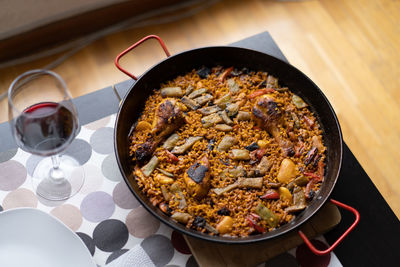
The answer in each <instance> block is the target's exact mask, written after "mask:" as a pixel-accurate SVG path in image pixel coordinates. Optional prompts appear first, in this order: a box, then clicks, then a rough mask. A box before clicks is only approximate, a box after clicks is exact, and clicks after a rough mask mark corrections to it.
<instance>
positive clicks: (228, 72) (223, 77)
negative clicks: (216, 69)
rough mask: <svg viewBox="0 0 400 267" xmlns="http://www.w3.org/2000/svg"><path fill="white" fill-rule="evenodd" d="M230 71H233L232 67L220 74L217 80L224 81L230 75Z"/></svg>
mask: <svg viewBox="0 0 400 267" xmlns="http://www.w3.org/2000/svg"><path fill="white" fill-rule="evenodd" d="M232 71H233V67H229V68H227V69H226V70H225V71H224V72H223V73H221V75H219V80H220V81H224V80H225V79H226V77H228V76H229V74H231V72H232Z"/></svg>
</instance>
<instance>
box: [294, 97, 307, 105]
mask: <svg viewBox="0 0 400 267" xmlns="http://www.w3.org/2000/svg"><path fill="white" fill-rule="evenodd" d="M292 102H293V104H294V105H295V106H296V107H297V108H305V107H307V104H306V102H304V100H303V99H302V98H301V97H300V96H298V95H293V96H292Z"/></svg>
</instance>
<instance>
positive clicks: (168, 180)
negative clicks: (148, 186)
mask: <svg viewBox="0 0 400 267" xmlns="http://www.w3.org/2000/svg"><path fill="white" fill-rule="evenodd" d="M154 181H157V182H159V183H160V184H163V185H165V184H173V183H174V182H175V180H174V179H172V178H171V177H168V176H166V175H164V174H157V175H156V176H154Z"/></svg>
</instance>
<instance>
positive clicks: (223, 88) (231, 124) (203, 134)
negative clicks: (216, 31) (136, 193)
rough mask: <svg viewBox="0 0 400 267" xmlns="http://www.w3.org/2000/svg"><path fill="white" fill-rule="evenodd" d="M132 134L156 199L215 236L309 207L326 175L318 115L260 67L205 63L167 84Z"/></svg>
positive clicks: (256, 228) (143, 180)
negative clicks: (236, 66)
mask: <svg viewBox="0 0 400 267" xmlns="http://www.w3.org/2000/svg"><path fill="white" fill-rule="evenodd" d="M130 142H131V146H130V155H131V157H132V161H133V163H132V164H133V166H134V174H135V178H136V181H137V183H138V185H139V187H140V188H141V190H142V191H143V192H144V194H146V195H147V196H148V197H149V199H150V201H151V203H152V204H153V205H154V206H157V207H159V208H160V209H161V210H162V211H163V212H164V213H165V214H167V215H168V216H171V218H173V219H174V220H176V221H177V222H178V223H182V224H184V225H185V226H186V227H188V228H193V229H196V230H198V231H201V232H204V233H208V234H210V235H220V236H230V237H245V236H248V235H253V234H260V233H264V232H269V231H273V230H274V229H276V228H278V227H280V226H281V225H284V224H286V223H288V222H290V221H291V220H293V219H294V218H295V216H296V215H297V214H298V213H299V212H302V211H303V210H304V209H305V208H306V207H307V206H308V205H309V203H310V201H311V200H312V199H313V198H314V196H315V194H316V193H317V192H318V190H319V188H320V186H321V183H322V182H323V179H324V167H325V151H326V147H325V146H324V145H323V140H322V130H321V128H320V125H319V124H318V121H317V118H316V117H315V116H314V114H313V113H312V111H311V110H310V108H309V106H308V105H307V103H306V102H305V101H304V100H303V99H302V98H301V97H300V96H297V95H295V94H293V93H292V92H291V91H290V90H289V89H288V88H286V87H281V86H280V85H279V84H278V79H277V78H275V77H273V76H272V75H269V74H268V73H266V72H264V71H250V70H248V69H246V68H243V69H237V68H234V67H229V68H225V67H222V66H216V67H213V68H207V67H202V68H200V69H197V70H192V71H191V72H189V73H187V74H185V75H182V76H178V77H176V78H175V79H173V80H171V81H168V82H166V83H164V84H161V85H160V88H159V89H155V90H154V93H153V94H152V95H151V96H150V97H149V98H148V100H147V101H146V103H145V106H144V110H143V113H142V115H141V116H140V118H139V120H138V121H137V123H136V125H135V130H134V131H133V133H132V135H131V136H130Z"/></svg>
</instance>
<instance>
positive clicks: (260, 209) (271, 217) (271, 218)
mask: <svg viewBox="0 0 400 267" xmlns="http://www.w3.org/2000/svg"><path fill="white" fill-rule="evenodd" d="M256 213H257V214H258V216H260V217H261V219H263V220H264V221H266V222H267V224H268V225H269V226H270V227H274V228H275V227H277V226H278V224H279V218H278V216H276V215H275V214H274V213H273V212H272V211H271V210H270V209H268V208H267V207H265V206H264V205H263V204H262V203H259V204H258V205H257V207H256Z"/></svg>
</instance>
